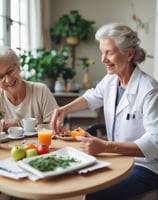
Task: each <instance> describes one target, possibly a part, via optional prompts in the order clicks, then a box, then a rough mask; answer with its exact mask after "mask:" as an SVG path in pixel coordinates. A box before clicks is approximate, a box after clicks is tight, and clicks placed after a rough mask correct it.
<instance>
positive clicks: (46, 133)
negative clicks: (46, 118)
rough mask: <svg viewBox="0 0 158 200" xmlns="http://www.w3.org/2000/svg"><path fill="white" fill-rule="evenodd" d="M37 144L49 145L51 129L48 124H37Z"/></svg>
mask: <svg viewBox="0 0 158 200" xmlns="http://www.w3.org/2000/svg"><path fill="white" fill-rule="evenodd" d="M37 130H38V144H46V145H47V146H49V147H50V146H51V143H52V135H53V131H52V130H51V128H50V125H49V124H38V125H37Z"/></svg>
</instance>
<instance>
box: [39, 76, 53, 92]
mask: <svg viewBox="0 0 158 200" xmlns="http://www.w3.org/2000/svg"><path fill="white" fill-rule="evenodd" d="M41 82H42V83H44V84H46V85H47V86H48V88H49V89H50V90H51V91H52V92H54V87H55V82H56V79H55V78H45V79H42V80H41Z"/></svg>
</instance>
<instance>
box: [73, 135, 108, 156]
mask: <svg viewBox="0 0 158 200" xmlns="http://www.w3.org/2000/svg"><path fill="white" fill-rule="evenodd" d="M76 139H77V140H78V141H80V149H81V150H82V151H84V152H85V153H88V154H91V155H97V154H99V153H103V152H108V151H106V147H107V146H108V142H107V141H105V140H102V139H99V138H96V137H94V136H92V135H90V134H89V133H88V132H86V136H85V137H82V136H77V137H76Z"/></svg>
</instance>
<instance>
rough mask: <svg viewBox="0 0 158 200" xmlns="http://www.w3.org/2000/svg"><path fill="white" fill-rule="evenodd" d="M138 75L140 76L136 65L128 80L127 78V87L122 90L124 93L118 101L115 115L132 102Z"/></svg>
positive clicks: (136, 87) (138, 78)
mask: <svg viewBox="0 0 158 200" xmlns="http://www.w3.org/2000/svg"><path fill="white" fill-rule="evenodd" d="M140 76H141V71H140V69H139V68H138V67H136V68H135V70H134V71H133V74H132V76H131V78H130V80H129V83H128V86H127V89H126V91H125V92H124V94H123V96H122V98H121V99H120V102H119V104H118V106H117V109H116V115H117V114H118V113H120V112H121V111H122V110H123V109H125V108H126V107H127V106H129V105H133V104H134V101H135V98H136V94H137V89H138V84H139V80H140Z"/></svg>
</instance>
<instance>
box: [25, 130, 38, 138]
mask: <svg viewBox="0 0 158 200" xmlns="http://www.w3.org/2000/svg"><path fill="white" fill-rule="evenodd" d="M36 135H37V131H33V132H24V136H28V137H29V136H36Z"/></svg>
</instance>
